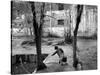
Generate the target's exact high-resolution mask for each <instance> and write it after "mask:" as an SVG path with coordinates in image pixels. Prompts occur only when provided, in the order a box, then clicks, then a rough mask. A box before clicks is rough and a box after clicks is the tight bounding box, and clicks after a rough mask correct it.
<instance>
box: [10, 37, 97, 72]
mask: <svg viewBox="0 0 100 75" xmlns="http://www.w3.org/2000/svg"><path fill="white" fill-rule="evenodd" d="M24 40H29V39H28V38H19V39H18V38H14V39H13V41H12V53H13V54H12V55H13V56H14V55H17V54H30V53H31V54H32V53H33V54H36V48H35V45H33V46H29V45H28V46H27V48H22V47H21V43H22V41H24ZM62 40H63V38H43V41H42V53H46V54H48V56H49V55H50V54H51V53H53V52H54V46H53V44H56V43H58V42H60V41H62ZM58 46H59V47H60V48H62V49H63V50H64V53H65V56H66V57H67V58H68V61H67V63H68V65H66V66H61V65H59V64H58V60H59V58H58V56H57V55H55V56H53V57H50V58H47V57H48V56H47V57H46V58H45V60H44V61H45V64H46V65H47V66H48V68H47V69H46V70H41V71H39V72H37V73H44V72H60V71H73V67H72V63H73V47H72V45H71V44H70V45H69V44H60V45H58ZM77 46H78V53H77V54H78V57H79V59H80V61H82V63H83V70H95V69H97V40H89V39H88V40H86V39H78V42H77ZM30 65H31V66H30ZM35 65H36V64H34V63H27V64H26V65H25V64H24V66H25V67H27V70H28V71H30V72H31V73H32V72H33V71H34V69H35V67H36V66H35ZM12 69H13V74H22V73H26V72H25V70H23V68H22V67H21V65H20V64H19V65H17V66H16V64H15V65H12Z"/></svg>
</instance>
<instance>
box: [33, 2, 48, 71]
mask: <svg viewBox="0 0 100 75" xmlns="http://www.w3.org/2000/svg"><path fill="white" fill-rule="evenodd" d="M31 7H32V13H33V27H34V34H35V41H36V49H37V70H41V69H44V68H46V66H45V64H44V63H43V61H42V60H41V58H42V57H41V31H42V26H41V25H40V27H39V25H38V23H37V21H36V12H35V4H34V2H31ZM40 22H41V21H40ZM40 24H41V23H40Z"/></svg>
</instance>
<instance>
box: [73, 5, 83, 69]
mask: <svg viewBox="0 0 100 75" xmlns="http://www.w3.org/2000/svg"><path fill="white" fill-rule="evenodd" d="M76 10H77V16H76V26H75V30H74V37H73V67H74V68H75V69H77V65H78V63H79V60H78V58H77V56H76V50H77V32H78V28H79V23H80V21H81V15H82V12H83V5H77V6H76Z"/></svg>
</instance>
